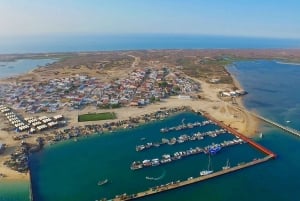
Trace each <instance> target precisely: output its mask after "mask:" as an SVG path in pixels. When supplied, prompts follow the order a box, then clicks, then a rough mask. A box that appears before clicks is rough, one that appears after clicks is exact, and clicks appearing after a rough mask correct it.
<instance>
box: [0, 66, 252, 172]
mask: <svg viewBox="0 0 300 201" xmlns="http://www.w3.org/2000/svg"><path fill="white" fill-rule="evenodd" d="M150 63H152V64H153V62H150ZM155 63H156V64H155V65H153V66H152V67H151V66H150V67H144V68H140V67H138V66H137V65H136V64H137V63H136V64H135V65H136V67H135V68H133V69H131V70H130V71H127V74H124V76H122V77H117V78H114V79H112V80H110V81H107V80H102V79H99V78H98V77H91V76H90V75H89V74H88V73H87V74H85V73H81V74H74V75H69V76H65V77H57V78H55V77H49V79H48V80H45V79H43V80H41V81H38V82H37V81H34V80H32V79H22V80H17V79H15V81H6V82H3V83H1V85H0V97H1V98H0V103H1V106H0V111H1V113H0V118H1V120H2V121H3V126H2V127H1V130H2V131H4V132H8V133H9V138H11V139H12V140H13V141H12V143H13V144H15V142H18V143H19V144H18V145H17V146H16V148H15V149H14V151H13V152H12V149H10V147H12V146H14V147H15V145H12V144H11V143H10V141H8V143H7V142H6V141H1V138H0V154H4V155H5V153H6V151H5V150H6V149H7V150H11V151H10V152H9V153H10V156H9V157H6V160H5V161H4V162H3V164H4V165H5V166H7V167H9V168H11V169H13V170H16V171H18V172H27V170H28V154H30V153H32V152H36V151H39V150H40V149H41V148H42V147H43V146H44V145H45V144H50V145H51V144H53V143H56V142H57V141H62V140H68V139H71V138H74V139H75V140H77V137H79V136H82V135H89V134H94V133H98V134H100V133H103V132H105V131H112V130H114V129H116V128H119V127H122V128H133V127H135V126H137V125H138V124H140V123H143V122H148V121H152V120H158V119H163V118H166V117H167V116H169V115H170V114H172V113H174V112H178V111H185V110H187V109H188V110H192V108H190V107H186V106H175V107H165V106H163V105H164V103H167V102H168V100H169V99H170V98H171V99H174V98H175V99H177V100H178V102H190V101H194V100H199V99H201V96H200V95H199V94H201V93H203V84H204V83H200V82H199V81H197V80H195V79H193V78H191V77H189V76H187V75H186V74H185V73H184V72H183V71H182V70H181V68H178V67H168V65H166V64H160V63H157V62H155ZM157 64H159V65H157ZM171 66H172V65H171ZM50 69H51V68H50ZM215 82H218V81H215ZM214 93H215V95H216V96H218V97H219V98H222V97H225V98H226V97H231V98H234V97H238V96H242V95H244V94H246V93H245V92H244V91H243V90H240V89H230V88H225V90H218V91H216V92H214ZM228 100H231V99H228ZM157 103H158V104H162V107H160V108H159V110H156V111H155V112H150V113H149V112H147V113H144V114H142V115H135V116H130V117H129V118H128V117H127V118H121V119H120V118H119V120H118V119H116V120H110V121H104V122H103V123H100V122H99V123H85V124H84V125H80V124H79V125H76V124H78V119H76V120H75V122H74V120H73V119H71V118H73V117H70V116H69V115H67V114H68V112H70V113H71V114H73V115H75V114H79V113H80V112H81V111H84V110H85V109H86V108H89V110H88V111H91V110H115V109H118V108H120V109H121V108H130V110H132V109H133V108H134V107H135V108H144V107H145V108H148V107H151V105H153V104H157ZM184 105H185V104H184ZM76 111H77V112H76ZM152 111H153V110H152ZM74 112H75V113H74ZM89 113H90V112H89ZM6 155H7V154H6ZM0 173H1V172H0ZM3 175H5V174H3Z"/></svg>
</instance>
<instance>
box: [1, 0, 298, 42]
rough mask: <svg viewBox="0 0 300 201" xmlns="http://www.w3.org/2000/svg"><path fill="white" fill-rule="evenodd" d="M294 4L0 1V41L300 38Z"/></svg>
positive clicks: (258, 0) (263, 0) (266, 0)
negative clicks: (28, 38)
mask: <svg viewBox="0 0 300 201" xmlns="http://www.w3.org/2000/svg"><path fill="white" fill-rule="evenodd" d="M299 8H300V1H299V0H0V28H1V31H0V37H6V36H42V35H82V34H92V35H99V34H145V33H147V34H195V35H220V36H245V37H269V38H300V12H299Z"/></svg>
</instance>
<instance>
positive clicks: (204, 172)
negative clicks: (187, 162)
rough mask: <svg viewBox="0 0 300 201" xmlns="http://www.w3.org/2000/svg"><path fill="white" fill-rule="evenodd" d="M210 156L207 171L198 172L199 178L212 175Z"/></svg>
mask: <svg viewBox="0 0 300 201" xmlns="http://www.w3.org/2000/svg"><path fill="white" fill-rule="evenodd" d="M209 168H210V156H209V155H208V165H207V170H202V171H200V176H205V175H209V174H211V173H213V172H214V171H213V170H210V169H209Z"/></svg>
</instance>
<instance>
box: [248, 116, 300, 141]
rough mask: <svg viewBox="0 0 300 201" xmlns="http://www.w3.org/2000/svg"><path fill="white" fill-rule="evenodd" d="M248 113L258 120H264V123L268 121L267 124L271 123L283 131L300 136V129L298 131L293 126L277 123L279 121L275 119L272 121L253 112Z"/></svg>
mask: <svg viewBox="0 0 300 201" xmlns="http://www.w3.org/2000/svg"><path fill="white" fill-rule="evenodd" d="M249 113H250V114H251V115H252V116H254V117H256V118H258V119H260V120H262V121H264V122H266V123H269V124H271V125H273V126H275V127H277V128H280V129H282V130H284V131H285V132H288V133H291V134H293V135H296V136H297V137H300V131H298V130H296V129H293V128H290V127H287V126H283V125H281V124H279V123H277V122H275V121H272V120H270V119H267V118H265V117H262V116H260V115H258V114H255V113H252V112H249Z"/></svg>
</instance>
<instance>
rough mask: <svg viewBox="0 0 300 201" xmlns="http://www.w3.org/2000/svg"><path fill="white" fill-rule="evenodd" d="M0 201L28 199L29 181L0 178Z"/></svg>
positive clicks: (22, 200)
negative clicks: (2, 179)
mask: <svg viewBox="0 0 300 201" xmlns="http://www.w3.org/2000/svg"><path fill="white" fill-rule="evenodd" d="M0 201H29V183H28V182H25V181H17V182H16V181H5V182H3V181H1V180H0Z"/></svg>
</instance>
